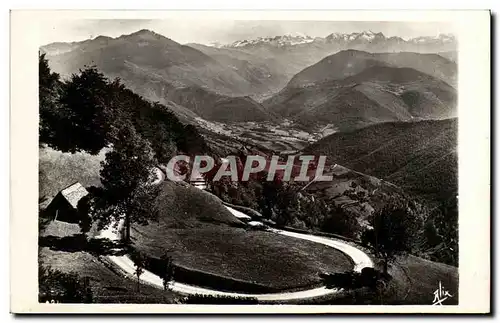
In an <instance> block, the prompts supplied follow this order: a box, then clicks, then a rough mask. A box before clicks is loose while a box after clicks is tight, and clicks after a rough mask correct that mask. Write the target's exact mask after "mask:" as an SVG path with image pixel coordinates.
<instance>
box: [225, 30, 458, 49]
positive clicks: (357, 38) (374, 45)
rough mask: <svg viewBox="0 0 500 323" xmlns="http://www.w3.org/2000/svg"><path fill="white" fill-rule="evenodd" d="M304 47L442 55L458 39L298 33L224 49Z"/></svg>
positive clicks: (366, 34) (452, 37) (236, 43)
mask: <svg viewBox="0 0 500 323" xmlns="http://www.w3.org/2000/svg"><path fill="white" fill-rule="evenodd" d="M304 44H322V45H331V46H335V45H336V46H340V47H343V48H344V49H347V48H353V49H364V50H368V51H375V52H378V51H381V50H382V51H416V52H439V51H449V50H454V49H456V46H457V43H456V39H455V37H454V36H453V35H451V34H440V35H438V36H436V37H429V36H421V37H416V38H411V39H408V40H404V39H403V38H401V37H395V36H393V37H386V36H385V35H384V34H383V33H380V32H379V33H375V32H372V31H363V32H355V33H337V32H336V33H332V34H330V35H328V36H326V37H314V38H313V37H311V36H307V35H303V34H299V33H295V34H285V35H280V36H274V37H258V38H255V39H249V40H246V39H245V40H238V41H235V42H233V43H231V44H228V45H218V46H219V47H225V48H244V49H249V48H251V47H258V46H272V47H292V46H298V45H304Z"/></svg>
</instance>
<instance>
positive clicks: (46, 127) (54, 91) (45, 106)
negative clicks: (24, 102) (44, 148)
mask: <svg viewBox="0 0 500 323" xmlns="http://www.w3.org/2000/svg"><path fill="white" fill-rule="evenodd" d="M61 85H62V83H61V82H60V81H59V74H57V73H53V72H51V70H50V67H49V62H48V61H47V59H46V58H45V54H41V55H39V56H38V99H39V110H40V111H39V113H40V124H39V132H40V143H52V142H53V141H54V140H55V135H56V130H57V127H58V125H59V116H58V110H57V108H58V100H59V90H60V88H61Z"/></svg>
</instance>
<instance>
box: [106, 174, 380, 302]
mask: <svg viewBox="0 0 500 323" xmlns="http://www.w3.org/2000/svg"><path fill="white" fill-rule="evenodd" d="M162 179H163V178H162ZM162 179H160V180H159V181H155V182H154V184H157V183H159V182H161V181H162ZM226 208H227V209H228V210H229V211H230V212H231V213H232V214H233V215H234V216H235V217H237V218H241V217H243V216H247V215H245V214H244V213H242V212H240V211H237V210H235V209H233V208H231V207H229V206H226ZM115 230H116V229H114V228H113V226H110V228H108V229H106V230H103V231H101V233H100V235H99V236H98V237H99V238H108V239H110V240H118V239H119V236H118V233H117V231H118V230H116V231H115ZM269 230H270V231H271V232H274V233H278V234H282V235H286V236H289V237H294V238H297V239H303V240H308V241H313V242H317V243H321V244H323V245H325V246H329V247H331V248H335V249H337V250H339V251H341V252H343V253H344V254H346V255H347V256H348V257H349V258H351V259H352V261H353V263H354V270H355V271H357V272H360V271H361V269H363V268H365V267H373V262H372V261H371V259H370V257H368V255H367V254H365V253H364V252H363V251H361V250H359V249H357V248H356V247H353V246H351V245H349V244H347V243H344V242H342V241H338V240H333V239H330V238H326V237H320V236H314V235H309V234H303V233H296V232H290V231H285V230H277V229H269ZM109 259H110V260H111V261H112V262H113V263H114V264H115V265H117V266H118V267H120V268H121V269H122V270H123V271H124V272H125V273H126V274H128V275H131V276H132V277H133V276H134V273H135V264H134V262H133V261H132V260H131V259H130V258H129V257H128V256H126V255H123V256H109ZM141 281H143V282H144V283H146V284H150V285H154V286H157V287H160V288H163V280H162V279H161V278H160V277H159V276H157V275H155V274H153V273H152V272H150V271H147V270H145V271H144V273H143V274H142V275H141ZM168 285H169V288H170V290H172V291H174V292H178V293H182V294H191V295H193V294H203V295H210V296H233V297H252V298H256V299H257V300H260V301H285V300H300V299H307V298H314V297H320V296H325V295H330V294H335V293H338V292H339V290H338V289H328V288H326V287H317V288H312V289H308V290H303V291H296V292H283V293H269V294H243V293H231V292H223V291H218V290H214V289H208V288H204V287H199V286H192V285H187V284H182V283H179V282H169V284H168Z"/></svg>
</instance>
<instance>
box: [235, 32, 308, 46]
mask: <svg viewBox="0 0 500 323" xmlns="http://www.w3.org/2000/svg"><path fill="white" fill-rule="evenodd" d="M313 41H314V38H312V37H311V36H308V35H304V34H301V33H287V34H284V35H282V36H268V37H257V38H255V39H250V40H246V39H245V40H237V41H235V42H233V43H232V44H230V45H226V47H245V46H250V45H273V46H279V47H281V46H294V45H299V44H307V43H311V42H313Z"/></svg>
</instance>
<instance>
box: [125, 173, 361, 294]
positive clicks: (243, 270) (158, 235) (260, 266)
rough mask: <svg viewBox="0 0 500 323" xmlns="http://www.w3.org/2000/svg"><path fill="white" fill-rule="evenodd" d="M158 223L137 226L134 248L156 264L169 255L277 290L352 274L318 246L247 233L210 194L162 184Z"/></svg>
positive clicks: (338, 256)
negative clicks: (321, 276) (338, 273)
mask: <svg viewBox="0 0 500 323" xmlns="http://www.w3.org/2000/svg"><path fill="white" fill-rule="evenodd" d="M163 194H164V196H160V208H161V210H162V212H163V214H162V216H161V218H160V219H159V223H152V224H151V225H148V226H134V227H133V231H132V238H133V242H134V247H135V248H136V249H138V250H140V251H142V252H145V253H147V254H149V255H152V256H154V257H156V258H159V257H161V256H162V255H163V254H164V253H165V252H166V251H167V250H170V251H171V253H172V255H173V257H174V261H175V262H176V263H178V264H180V265H183V266H185V267H189V268H193V269H197V270H202V271H207V272H211V273H214V274H218V275H222V276H227V277H233V278H236V279H240V280H245V281H255V282H258V283H261V284H266V285H268V286H272V287H276V288H291V287H296V286H303V285H308V284H313V283H317V282H319V281H320V280H319V276H318V273H319V272H322V271H344V270H348V269H350V268H351V266H352V265H351V263H350V260H349V258H347V257H346V256H345V255H344V254H342V253H341V252H339V251H336V250H333V249H331V248H328V247H325V246H321V245H318V244H316V243H312V242H307V241H303V240H298V239H294V238H289V237H284V236H280V235H276V234H273V233H269V232H261V231H247V230H245V229H244V228H240V227H239V226H241V224H242V223H241V222H240V221H239V220H237V219H235V218H234V217H233V216H232V215H231V214H228V213H229V212H228V211H227V210H226V209H225V208H224V207H223V206H222V204H220V202H219V201H218V200H216V199H215V198H214V197H213V196H211V195H210V194H208V193H204V192H202V191H199V190H198V189H195V188H192V187H184V186H181V185H178V184H174V183H171V182H165V183H163Z"/></svg>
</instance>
